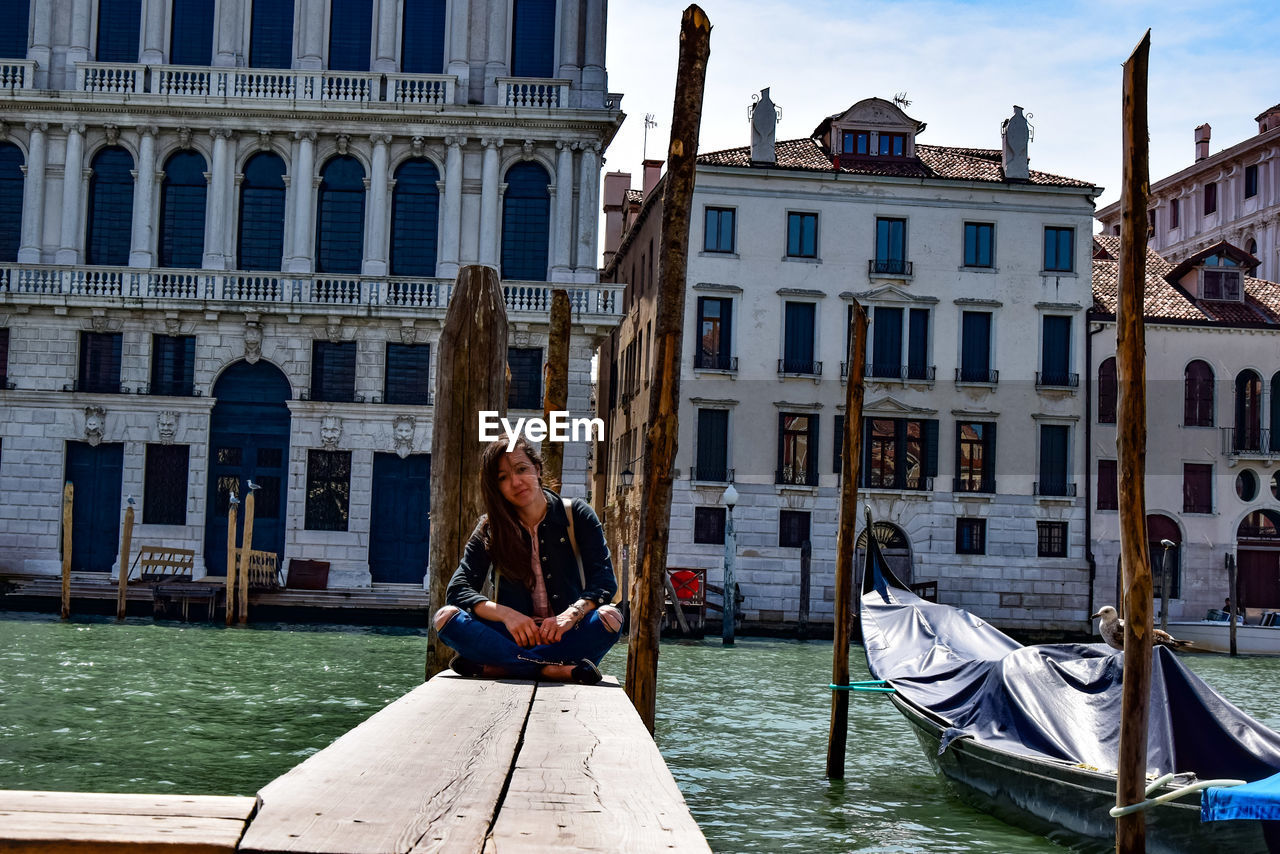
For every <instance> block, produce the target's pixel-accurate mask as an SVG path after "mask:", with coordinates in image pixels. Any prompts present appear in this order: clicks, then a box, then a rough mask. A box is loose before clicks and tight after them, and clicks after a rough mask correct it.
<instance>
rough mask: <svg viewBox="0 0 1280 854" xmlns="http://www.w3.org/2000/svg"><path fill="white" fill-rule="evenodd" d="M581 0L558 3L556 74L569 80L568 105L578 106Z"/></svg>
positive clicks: (580, 64)
mask: <svg viewBox="0 0 1280 854" xmlns="http://www.w3.org/2000/svg"><path fill="white" fill-rule="evenodd" d="M581 11H582V0H562V2H561V3H560V69H559V71H557V72H556V76H557V77H560V78H562V79H564V80H568V81H570V85H569V105H570V106H574V107H576V106H578V105H579V102H580V99H581V97H582V92H581V91H580V87H581V86H582V56H581V55H580V54H579V52H578V47H579V45H578V36H579V30H580V27H579V24H578V21H579V13H580V12H581Z"/></svg>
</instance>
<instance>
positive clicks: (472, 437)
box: [425, 266, 507, 679]
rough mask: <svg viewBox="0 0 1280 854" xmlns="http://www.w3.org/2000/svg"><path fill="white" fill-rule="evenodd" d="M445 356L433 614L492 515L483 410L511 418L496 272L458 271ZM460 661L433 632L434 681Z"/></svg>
mask: <svg viewBox="0 0 1280 854" xmlns="http://www.w3.org/2000/svg"><path fill="white" fill-rule="evenodd" d="M439 351H440V357H439V367H438V368H437V370H436V405H435V418H434V426H433V428H432V432H431V562H430V568H429V569H428V571H427V590H428V601H429V605H428V613H429V614H435V612H436V611H437V610H439V609H440V608H442V607H444V591H445V587H446V586H447V585H448V583H449V578H450V576H452V575H453V571H454V570H455V569H457V568H458V561H459V560H460V559H461V558H462V551H463V549H464V548H465V547H466V545H467V538H468V537H470V536H471V532H472V531H473V530H474V529H475V526H476V522H477V521H479V519H480V516H481V514H482V513H484V500H483V498H482V497H481V495H480V454H481V452H482V451H483V450H484V445H483V444H482V443H481V442H480V431H479V413H480V412H481V411H482V410H488V411H493V412H497V413H498V414H499V415H500V416H505V415H506V413H507V305H506V302H505V301H504V300H503V297H502V284H501V282H499V281H498V273H497V271H496V270H494V269H493V268H492V267H479V266H467V267H463V268H462V269H461V270H459V271H458V280H457V283H456V284H455V285H454V288H453V297H452V298H451V299H450V300H449V310H448V312H447V313H446V314H445V319H444V329H443V330H442V331H441V333H440V346H439ZM452 657H453V652H452V651H451V650H450V649H449V648H448V647H447V646H445V645H444V644H443V643H441V642H440V639H439V638H437V637H436V635H435V632H432V633H431V634H430V635H429V636H428V637H427V660H426V669H425V674H426V678H427V679H430V678H431V677H432V676H435V675H436V674H437V673H439V672H441V671H442V670H445V669H446V668H448V666H449V659H450V658H452Z"/></svg>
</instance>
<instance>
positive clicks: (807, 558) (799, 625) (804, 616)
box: [796, 540, 813, 640]
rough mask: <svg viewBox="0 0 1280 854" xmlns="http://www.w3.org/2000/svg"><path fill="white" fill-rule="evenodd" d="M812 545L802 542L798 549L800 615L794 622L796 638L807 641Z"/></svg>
mask: <svg viewBox="0 0 1280 854" xmlns="http://www.w3.org/2000/svg"><path fill="white" fill-rule="evenodd" d="M812 563H813V543H812V542H810V541H809V540H805V541H804V545H802V546H801V547H800V615H799V619H798V620H797V621H796V637H798V638H800V640H807V639H808V637H809V596H810V594H811V593H812V585H813V579H812V577H811V576H812Z"/></svg>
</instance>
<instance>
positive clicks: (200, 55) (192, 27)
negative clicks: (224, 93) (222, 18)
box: [152, 0, 213, 65]
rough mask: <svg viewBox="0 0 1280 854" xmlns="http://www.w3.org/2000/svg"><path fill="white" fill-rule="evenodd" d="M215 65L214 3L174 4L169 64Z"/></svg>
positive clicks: (186, 0)
mask: <svg viewBox="0 0 1280 854" xmlns="http://www.w3.org/2000/svg"><path fill="white" fill-rule="evenodd" d="M152 2H155V0H152ZM212 61H213V0H173V24H172V26H171V28H170V32H169V64H170V65H209V64H210V63H211V62H212Z"/></svg>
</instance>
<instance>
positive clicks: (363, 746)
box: [0, 672, 711, 854]
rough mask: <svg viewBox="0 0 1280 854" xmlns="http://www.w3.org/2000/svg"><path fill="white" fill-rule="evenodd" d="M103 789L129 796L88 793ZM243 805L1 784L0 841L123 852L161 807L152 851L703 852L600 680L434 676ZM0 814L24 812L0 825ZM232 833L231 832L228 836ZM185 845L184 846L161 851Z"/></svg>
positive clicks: (622, 701)
mask: <svg viewBox="0 0 1280 854" xmlns="http://www.w3.org/2000/svg"><path fill="white" fill-rule="evenodd" d="M35 796H40V797H45V798H49V799H50V801H49V802H50V803H51V804H55V805H56V804H57V803H58V801H57V799H59V798H72V799H76V798H83V799H85V800H84V801H83V802H82V803H81V804H79V805H78V806H77V807H76V808H75V809H74V813H75V815H72V814H71V813H68V814H67V815H66V816H65V817H64V819H60V820H59V821H57V822H55V821H51V820H50V821H47V822H43V823H42V822H40V821H38V820H33V819H31V818H30V817H29V816H27V814H28V813H30V812H31V811H32V807H31V805H30V804H31V801H32V799H33V797H35ZM114 798H134V799H136V800H135V801H134V802H132V803H130V804H125V803H124V802H123V801H121V802H113V801H106V800H103V801H94V800H93V799H114ZM215 800H216V801H221V802H225V803H221V804H212V803H210V804H209V805H207V809H208V810H209V811H213V812H219V815H217V816H212V815H208V814H207V813H199V814H197V813H196V812H195V809H194V807H193V808H190V809H188V811H186V812H175V811H174V810H175V809H177V807H176V806H175V804H177V803H178V802H179V801H190V802H205V801H210V802H212V801H215ZM257 803H258V808H257V811H256V812H253V810H252V807H253V804H254V801H253V799H250V798H222V799H205V798H185V799H180V798H174V797H169V796H159V797H152V796H135V795H67V794H64V793H30V792H0V850H10V847H9V846H10V845H12V844H14V843H21V845H20V847H19V848H18V849H17V850H25V851H46V852H49V851H54V850H58V851H62V850H67V848H68V847H70V844H74V845H78V846H80V847H81V848H83V849H84V850H97V851H105V852H119V851H137V850H141V849H142V847H143V846H144V845H146V844H151V843H153V841H154V840H155V839H157V834H159V833H162V832H164V829H163V827H162V826H161V825H159V824H157V822H161V821H162V820H167V819H168V818H172V817H173V816H175V815H181V816H190V817H191V818H189V819H188V820H187V821H186V822H185V823H178V824H177V825H176V826H177V828H179V829H180V830H181V832H182V833H187V834H188V837H183V838H182V839H179V838H176V837H175V838H172V839H170V840H169V843H170V844H168V845H166V846H165V850H167V851H181V852H187V851H193V852H194V851H200V852H208V851H233V850H237V851H246V852H260V854H274V852H282V853H283V852H316V854H320V852H332V854H409V852H413V854H426V852H441V854H455V852H457V854H493V852H501V854H512V852H529V853H530V854H534V852H536V853H537V854H541V852H546V851H556V852H571V851H607V852H624V851H625V852H628V854H647V852H659V851H661V852H670V851H692V852H699V853H700V854H709V852H710V850H711V849H710V847H709V846H708V845H707V842H706V839H705V838H704V837H703V835H702V831H701V830H700V829H699V828H698V825H697V824H696V823H695V822H694V820H693V816H692V815H690V813H689V809H688V807H687V806H686V805H685V802H684V798H683V797H682V796H681V794H680V790H679V789H678V788H677V787H676V783H675V780H674V779H673V778H672V776H671V772H670V771H669V770H668V769H667V766H666V764H665V763H664V762H663V759H662V756H661V755H660V754H659V753H658V748H657V746H656V745H655V744H654V742H653V739H652V738H650V736H649V733H648V732H647V731H646V730H645V728H644V725H643V724H642V723H641V721H640V717H639V715H637V714H636V711H635V709H634V708H633V707H632V705H631V703H630V701H629V700H628V699H627V696H626V694H624V693H623V691H622V690H621V688H619V687H618V684H617V682H616V681H615V680H612V679H607V680H606V681H605V682H604V683H602V684H600V685H594V686H590V687H585V686H580V685H568V684H561V683H547V682H537V683H535V682H530V681H516V680H500V681H494V680H478V679H463V678H461V677H458V676H456V675H454V674H453V673H450V672H446V673H444V674H441V675H440V676H437V677H436V678H435V679H432V680H431V681H429V682H427V683H426V684H424V685H421V686H419V687H417V688H415V689H414V690H412V691H410V692H409V693H408V694H406V695H405V696H403V697H401V698H400V699H399V700H396V701H395V702H394V703H392V704H391V705H389V706H387V707H386V708H385V709H383V710H382V711H380V712H378V713H377V714H375V715H373V716H372V717H371V718H369V719H368V720H367V721H365V722H364V723H362V724H360V725H359V726H358V727H356V728H355V729H353V730H351V731H350V732H348V733H346V734H345V735H343V736H342V737H340V738H339V739H338V740H337V741H335V742H334V743H333V744H331V745H330V746H329V747H327V748H325V749H324V750H322V751H320V752H319V753H317V754H315V755H313V756H311V757H310V758H308V759H307V760H306V761H304V762H303V763H302V764H301V765H298V766H297V767H295V768H293V769H292V770H290V771H288V772H287V773H285V774H284V775H282V776H280V777H278V778H276V779H275V780H273V781H272V782H270V783H268V784H267V785H266V786H265V787H264V788H263V789H261V790H260V791H259V792H258V800H257ZM130 810H131V812H129V811H130ZM45 812H46V813H49V814H52V813H56V812H58V811H57V810H54V809H46V810H45ZM126 812H128V814H127V815H126ZM10 816H27V817H25V818H23V820H22V821H21V822H17V823H15V822H14V821H11V820H10ZM237 816H238V818H237ZM158 817H159V818H158ZM197 817H198V818H200V819H201V820H202V821H212V820H213V819H214V818H217V819H219V820H220V821H221V822H223V823H222V824H219V825H217V826H216V827H215V826H214V825H212V824H210V825H208V827H209V830H208V832H205V833H203V834H199V839H198V841H199V843H201V844H200V845H199V846H197V845H196V842H197V839H196V838H195V837H196V836H197V831H198V829H199V828H202V827H205V825H202V824H198V823H197V822H196V818H197ZM237 822H238V825H237V824H236V823H237ZM170 824H172V822H170ZM164 826H165V827H167V826H169V825H164ZM188 826H190V830H187V828H188ZM237 826H238V827H239V828H243V835H241V834H240V832H239V830H235V832H231V831H232V830H233V828H234V827H237ZM32 827H36V828H40V827H47V828H48V829H46V830H29V828H32ZM215 830H216V831H217V832H215ZM172 832H173V833H177V832H179V830H173V831H172ZM23 834H26V835H23ZM57 834H63V835H62V836H61V837H59V838H54V837H55V836H56V835H57ZM188 838H189V839H190V843H191V844H190V845H189V846H187V847H183V846H181V845H177V844H174V843H177V842H179V841H182V842H187V841H188ZM69 843H70V844H69Z"/></svg>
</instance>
